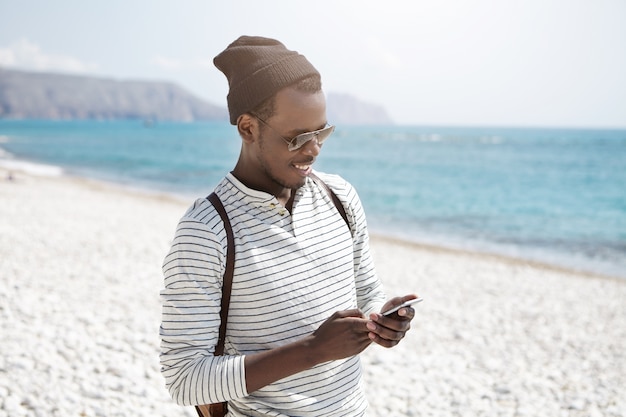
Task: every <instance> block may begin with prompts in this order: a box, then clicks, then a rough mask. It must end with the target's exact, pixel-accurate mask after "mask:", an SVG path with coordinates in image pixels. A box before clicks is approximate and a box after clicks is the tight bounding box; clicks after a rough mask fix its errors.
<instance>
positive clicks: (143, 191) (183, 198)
mask: <svg viewBox="0 0 626 417" xmlns="http://www.w3.org/2000/svg"><path fill="white" fill-rule="evenodd" d="M6 161H11V160H6V159H5V160H3V159H2V158H0V179H2V178H4V179H5V180H6V178H7V175H9V173H11V172H13V173H20V175H26V176H35V177H42V178H58V179H60V180H66V181H75V182H76V183H79V184H80V183H82V184H86V185H88V186H91V187H96V188H98V187H100V188H102V189H108V190H111V191H119V192H123V193H126V194H129V195H135V196H142V197H145V198H154V199H156V200H159V201H168V202H171V203H176V204H181V205H182V207H183V210H186V209H187V207H188V206H189V205H191V203H192V202H193V200H194V199H196V198H199V195H200V194H198V195H191V194H190V195H184V194H176V193H173V192H169V191H162V190H158V189H154V188H147V187H141V186H133V185H127V184H122V183H116V182H113V181H108V180H104V179H98V178H89V177H85V176H79V175H71V174H68V173H65V172H64V171H63V170H62V169H61V168H59V167H56V166H49V165H44V164H39V163H31V162H29V161H21V160H19V161H18V164H16V165H15V166H14V167H13V168H7V165H5V164H4V162H6ZM8 166H9V167H10V166H11V165H10V164H9V165H8ZM207 193H208V191H207ZM182 214H183V212H181V215H182ZM370 238H371V239H375V240H381V241H385V242H395V243H400V244H404V245H408V246H413V247H415V248H418V249H422V250H428V251H434V252H438V251H441V252H446V253H451V254H460V255H468V256H474V257H478V258H485V259H493V260H499V261H502V262H509V263H511V264H514V265H528V266H533V267H536V268H542V269H546V270H551V271H557V272H563V273H567V274H571V275H576V276H586V277H588V278H596V279H609V280H616V281H618V282H624V283H626V275H624V276H619V275H612V274H605V273H601V272H597V271H592V270H588V269H583V268H575V267H567V266H563V265H560V264H557V263H551V262H548V261H542V260H536V259H531V258H525V257H522V256H513V255H507V254H504V253H497V252H494V251H488V250H479V249H473V248H470V249H466V248H460V247H455V246H453V245H445V244H436V243H429V242H425V241H419V240H412V239H409V238H404V237H401V236H397V235H393V234H388V235H386V234H384V233H381V232H378V231H371V230H370Z"/></svg>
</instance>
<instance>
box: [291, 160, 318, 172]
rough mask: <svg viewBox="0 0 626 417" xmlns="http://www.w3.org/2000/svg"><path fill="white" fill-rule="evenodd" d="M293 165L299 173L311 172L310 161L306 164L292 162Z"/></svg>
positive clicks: (311, 164)
mask: <svg viewBox="0 0 626 417" xmlns="http://www.w3.org/2000/svg"><path fill="white" fill-rule="evenodd" d="M293 167H294V168H295V169H297V170H298V171H300V172H301V173H303V174H305V175H308V173H309V172H311V169H312V167H313V163H312V162H311V163H307V164H293Z"/></svg>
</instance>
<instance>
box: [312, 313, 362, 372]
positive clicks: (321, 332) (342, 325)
mask: <svg viewBox="0 0 626 417" xmlns="http://www.w3.org/2000/svg"><path fill="white" fill-rule="evenodd" d="M368 322H369V321H368V320H367V319H366V318H365V317H364V316H363V313H361V312H360V311H359V310H345V311H338V312H336V313H335V314H333V315H332V316H330V318H328V319H327V320H326V321H325V322H324V323H322V325H321V326H320V327H319V328H318V329H317V330H316V331H315V332H313V338H312V341H311V345H312V347H313V350H314V351H315V352H317V353H318V354H321V355H322V359H321V360H320V362H326V361H331V360H335V359H343V358H347V357H350V356H354V355H358V354H359V353H361V352H362V351H363V350H364V349H365V348H366V347H368V346H369V345H370V343H372V341H371V339H370V338H369V336H368V333H369V329H368V328H367V323H368Z"/></svg>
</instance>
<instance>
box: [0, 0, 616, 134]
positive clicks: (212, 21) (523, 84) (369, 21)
mask: <svg viewBox="0 0 626 417" xmlns="http://www.w3.org/2000/svg"><path fill="white" fill-rule="evenodd" d="M240 35H258V36H266V37H271V38H275V39H278V40H280V41H281V42H283V43H284V44H285V45H286V46H287V47H288V48H289V49H292V50H297V51H298V52H300V53H302V54H303V55H305V56H306V57H307V58H308V59H309V60H310V61H311V62H312V63H313V65H314V66H315V67H316V68H317V69H318V70H319V71H320V73H321V74H322V80H323V85H324V90H325V92H326V93H345V94H350V95H353V96H355V97H356V98H358V99H360V100H362V101H365V102H369V103H372V104H377V105H381V106H383V107H384V108H385V109H386V110H387V112H388V113H389V115H390V116H391V118H392V119H393V120H394V121H395V122H396V123H398V124H411V125H445V126H448V125H450V126H519V127H600V128H626V1H624V0H516V1H513V0H406V1H405V0H396V1H394V0H388V1H380V0H378V1H371V0H317V1H315V2H303V1H295V0H275V1H272V0H265V1H258V0H222V1H220V2H217V1H212V0H178V1H173V0H170V1H166V0H150V1H148V0H145V1H139V0H107V1H106V2H105V1H84V0H54V1H48V0H13V1H11V0H0V67H3V68H13V69H24V70H34V71H53V72H65V73H74V74H83V75H95V76H100V77H106V78H114V79H120V80H136V79H142V80H157V81H172V82H175V83H177V84H179V85H181V86H182V87H184V88H186V89H187V90H189V91H190V92H192V93H193V94H195V95H197V96H199V97H201V98H203V99H205V100H207V101H209V102H211V103H213V104H217V105H221V106H224V107H225V106H226V94H227V82H226V78H225V77H224V75H223V74H222V73H221V72H219V71H218V70H217V69H216V68H215V67H214V65H213V62H212V61H213V57H215V56H216V55H217V54H219V53H220V52H221V51H222V50H223V49H224V48H226V46H227V45H228V44H229V43H231V42H232V41H234V40H235V39H236V38H237V37H239V36H240Z"/></svg>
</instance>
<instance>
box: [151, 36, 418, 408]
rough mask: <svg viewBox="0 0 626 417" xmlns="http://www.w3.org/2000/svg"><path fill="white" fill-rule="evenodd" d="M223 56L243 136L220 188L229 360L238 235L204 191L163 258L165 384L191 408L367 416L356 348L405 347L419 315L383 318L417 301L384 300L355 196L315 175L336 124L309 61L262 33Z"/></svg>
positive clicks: (408, 311) (338, 181)
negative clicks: (222, 333)
mask: <svg viewBox="0 0 626 417" xmlns="http://www.w3.org/2000/svg"><path fill="white" fill-rule="evenodd" d="M214 62H215V65H216V66H217V68H218V69H220V70H221V71H222V72H223V73H224V74H225V75H226V78H227V79H228V83H229V93H228V98H227V101H228V109H229V113H230V121H231V123H232V124H233V125H236V126H237V130H238V132H239V135H240V137H241V141H242V144H241V152H240V155H239V160H238V161H237V164H236V166H235V168H234V169H233V171H232V172H230V173H229V174H228V175H227V176H226V177H225V178H224V179H223V180H222V181H221V182H220V183H219V184H218V186H217V187H216V189H215V194H216V195H217V197H219V200H220V201H221V202H222V204H223V206H224V208H225V211H226V213H227V216H228V218H229V219H230V223H231V225H232V230H233V234H234V244H235V251H234V252H235V254H234V255H235V263H234V273H233V281H232V290H231V298H230V303H229V306H227V308H228V321H227V323H228V324H227V327H226V338H225V348H224V355H223V356H214V352H215V350H216V346H217V344H218V333H219V327H220V323H221V319H220V303H221V299H222V284H223V282H224V274H225V269H226V268H225V264H226V260H227V241H228V239H227V232H226V227H225V224H224V222H223V221H222V219H221V217H220V215H219V214H218V212H217V210H216V208H215V207H214V205H212V204H211V202H209V201H208V200H207V199H204V198H203V199H199V200H197V201H196V202H195V204H193V205H192V207H191V208H190V209H189V210H188V211H187V213H185V215H184V216H183V218H182V219H181V220H180V222H179V225H178V228H177V231H176V235H175V238H174V242H173V244H172V247H171V249H170V252H169V253H168V255H167V256H166V258H165V261H164V264H163V272H164V276H165V288H164V290H163V291H162V297H163V320H162V325H161V365H162V373H163V375H164V377H165V379H166V385H167V387H168V389H169V391H170V393H171V395H172V398H173V399H174V400H175V401H176V402H177V403H179V404H180V405H201V404H208V403H216V402H224V401H226V402H228V415H229V416H266V415H268V416H269V415H272V416H294V415H298V416H316V417H317V416H351V417H352V416H362V415H365V413H366V409H367V401H366V399H365V397H364V394H363V391H362V388H361V381H360V380H361V365H360V361H359V356H358V355H359V353H360V352H362V351H363V350H364V349H366V348H367V346H369V345H370V344H371V343H377V344H379V345H382V346H385V347H392V346H395V345H397V344H398V343H399V342H400V340H401V339H402V338H403V337H404V335H405V333H406V332H407V331H408V330H409V327H410V322H411V320H412V318H413V316H414V310H413V309H412V308H411V307H403V308H401V309H400V310H399V311H398V312H396V313H394V314H391V315H388V316H383V315H382V314H380V312H381V311H384V310H386V309H388V308H391V307H393V306H396V305H398V304H401V303H402V302H404V301H407V300H409V299H413V298H415V297H416V296H415V295H413V294H410V295H405V296H403V297H395V298H392V299H390V300H388V301H385V300H386V297H385V294H384V292H383V288H382V285H381V283H380V281H379V279H378V277H377V275H376V272H375V269H374V264H373V261H372V258H371V255H370V251H369V243H368V241H369V240H368V239H369V238H368V232H367V225H366V221H365V215H364V212H363V208H362V206H361V202H360V200H359V198H358V196H357V194H356V191H355V190H354V189H353V188H352V186H351V185H350V184H348V183H347V182H346V181H345V180H343V179H342V178H340V177H339V176H336V175H329V174H323V173H319V172H317V173H315V175H314V173H313V164H314V163H315V160H316V158H317V157H318V156H319V154H320V151H321V149H322V145H323V143H324V141H326V140H327V139H328V138H329V137H330V135H331V134H332V132H333V130H334V127H333V126H329V125H328V121H327V120H326V101H325V98H324V94H323V92H322V89H321V81H320V75H319V73H318V72H317V70H316V69H315V68H314V67H313V66H312V65H311V63H310V62H309V61H308V60H307V59H306V58H305V57H304V56H302V55H300V54H299V53H297V52H295V51H290V50H288V49H287V48H285V46H284V45H283V44H282V43H280V42H278V41H276V40H273V39H268V38H262V37H250V36H242V37H240V38H239V39H237V40H236V41H234V42H233V43H232V44H230V45H229V46H228V47H227V48H226V49H225V50H224V51H223V52H222V53H221V54H219V55H218V56H217V57H216V58H215V60H214ZM333 200H334V201H333Z"/></svg>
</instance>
